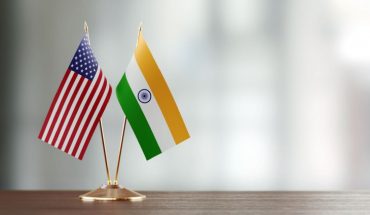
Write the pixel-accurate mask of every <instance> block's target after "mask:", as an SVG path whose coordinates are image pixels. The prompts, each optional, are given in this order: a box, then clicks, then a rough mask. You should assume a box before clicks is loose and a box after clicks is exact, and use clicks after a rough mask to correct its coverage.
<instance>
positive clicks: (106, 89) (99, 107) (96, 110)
mask: <svg viewBox="0 0 370 215" xmlns="http://www.w3.org/2000/svg"><path fill="white" fill-rule="evenodd" d="M104 81H106V82H107V85H106V86H105V89H104V93H103V96H102V97H101V99H100V101H99V104H98V106H97V107H96V109H95V110H93V111H94V114H93V116H92V118H91V121H90V123H89V126H88V127H87V129H86V132H85V133H84V136H83V138H82V140H81V144H80V147H79V148H78V150H77V152H76V155H75V157H76V158H78V157H79V156H80V153H81V150H82V148H83V146H84V145H85V144H86V143H85V142H86V138H87V137H88V136H89V133H90V131H91V129H92V126H93V124H94V121H95V119H96V118H97V115H98V114H99V112H100V109H101V108H102V106H103V104H104V101H105V99H106V98H107V96H108V92H109V87H110V86H109V83H108V81H107V80H106V78H105V77H104V76H103V82H104ZM99 92H100V91H97V93H96V94H99Z"/></svg>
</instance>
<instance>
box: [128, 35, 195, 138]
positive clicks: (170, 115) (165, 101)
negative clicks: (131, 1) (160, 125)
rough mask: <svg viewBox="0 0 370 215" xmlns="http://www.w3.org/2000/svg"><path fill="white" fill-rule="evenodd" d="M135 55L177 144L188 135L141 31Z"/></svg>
mask: <svg viewBox="0 0 370 215" xmlns="http://www.w3.org/2000/svg"><path fill="white" fill-rule="evenodd" d="M135 57H136V61H137V63H138V65H139V67H140V70H141V72H142V73H143V76H144V77H145V79H146V81H147V82H148V85H149V86H150V88H151V90H152V91H153V94H154V97H155V99H156V101H157V103H158V105H159V108H160V109H161V112H162V114H163V116H164V118H165V120H166V123H167V125H168V127H169V129H170V131H171V134H172V136H173V138H174V141H175V143H176V144H179V143H180V142H182V141H184V140H186V139H188V138H189V137H190V135H189V132H188V130H187V128H186V126H185V123H184V120H183V119H182V117H181V114H180V111H179V109H178V107H177V105H176V102H175V100H174V98H173V96H172V94H171V91H170V89H169V88H168V85H167V83H166V81H165V79H164V77H163V75H162V73H161V71H160V70H159V68H158V66H157V64H156V62H155V60H154V58H153V56H152V54H151V52H150V50H149V48H148V46H147V44H146V42H145V40H144V38H143V36H142V35H141V33H139V38H138V45H137V48H136V50H135Z"/></svg>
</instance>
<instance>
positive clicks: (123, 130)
mask: <svg viewBox="0 0 370 215" xmlns="http://www.w3.org/2000/svg"><path fill="white" fill-rule="evenodd" d="M142 29H143V22H140V25H139V31H138V34H137V40H136V47H137V44H138V42H139V36H140V33H141V31H142ZM126 123H127V117H126V116H125V119H124V120H123V123H122V129H121V139H120V144H119V152H118V160H117V167H116V175H115V177H114V181H113V184H118V172H119V167H120V163H121V155H122V146H123V139H124V137H125V131H126Z"/></svg>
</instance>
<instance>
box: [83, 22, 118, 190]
mask: <svg viewBox="0 0 370 215" xmlns="http://www.w3.org/2000/svg"><path fill="white" fill-rule="evenodd" d="M84 31H85V33H86V34H87V37H88V43H89V45H90V35H89V26H88V25H87V22H86V21H85V22H84ZM99 127H100V136H101V142H102V145H103V153H104V162H105V170H106V171H107V177H108V181H107V184H108V185H110V184H112V181H111V179H110V172H109V166H108V159H107V149H106V147H105V138H104V129H103V117H102V118H101V119H100V120H99Z"/></svg>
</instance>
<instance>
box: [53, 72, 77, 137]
mask: <svg viewBox="0 0 370 215" xmlns="http://www.w3.org/2000/svg"><path fill="white" fill-rule="evenodd" d="M81 77H82V76H81V75H77V77H76V79H75V80H74V82H73V83H72V87H71V89H70V91H69V93H68V95H67V98H66V100H65V101H64V104H63V107H62V110H61V111H60V114H59V116H58V119H57V121H56V123H55V126H54V129H53V132H52V133H51V135H50V139H49V142H50V143H54V138H55V134H56V132H57V131H58V128H59V126H60V123H61V120H62V118H63V115H64V112H65V111H66V109H67V107H68V103H69V101H70V100H71V98H72V94H73V92H74V91H75V90H76V87H77V84H78V81H79V80H80V78H81Z"/></svg>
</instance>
